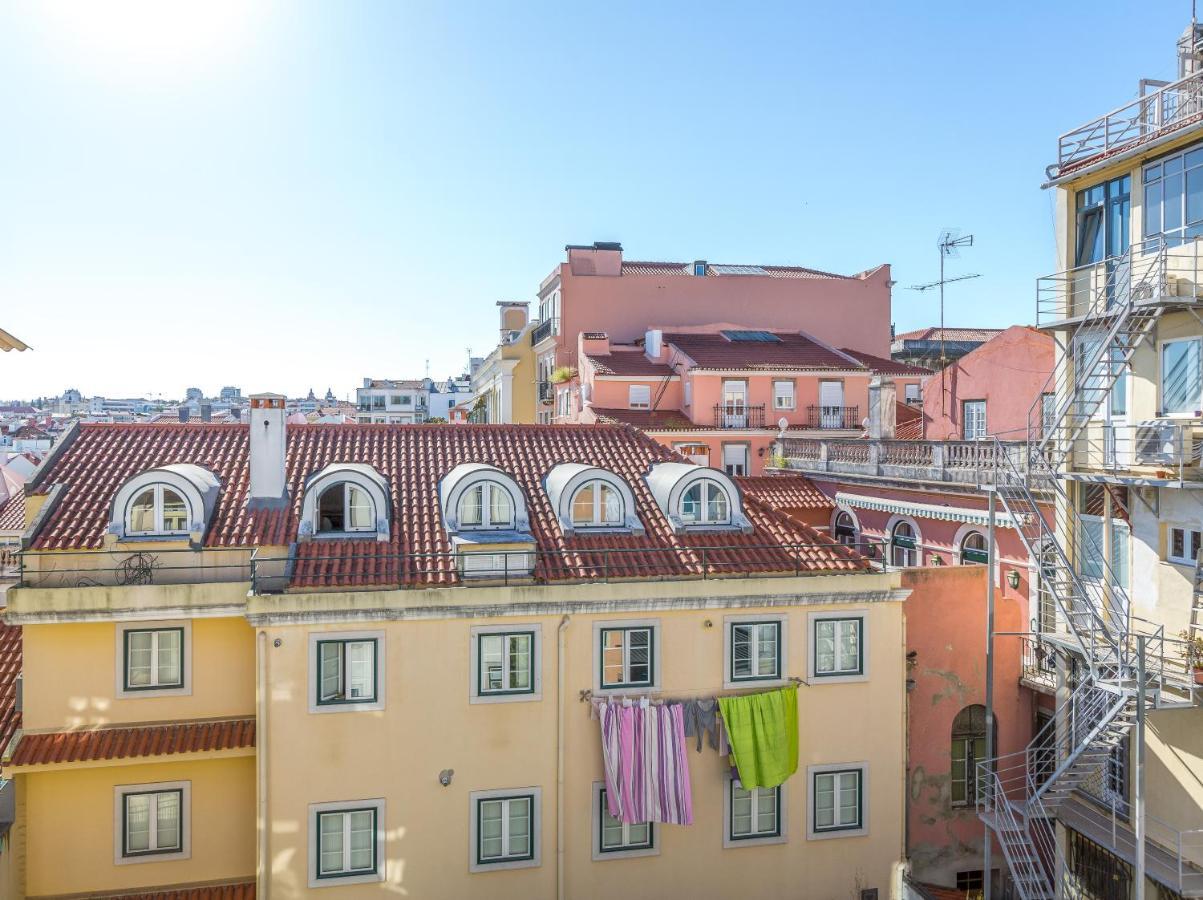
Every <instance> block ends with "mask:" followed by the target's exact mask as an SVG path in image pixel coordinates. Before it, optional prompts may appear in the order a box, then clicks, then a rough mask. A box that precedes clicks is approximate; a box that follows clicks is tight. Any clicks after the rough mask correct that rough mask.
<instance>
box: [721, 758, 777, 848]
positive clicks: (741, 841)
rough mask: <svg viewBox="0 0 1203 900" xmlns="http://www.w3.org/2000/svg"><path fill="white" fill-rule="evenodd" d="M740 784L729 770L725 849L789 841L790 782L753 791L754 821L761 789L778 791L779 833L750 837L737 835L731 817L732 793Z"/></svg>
mask: <svg viewBox="0 0 1203 900" xmlns="http://www.w3.org/2000/svg"><path fill="white" fill-rule="evenodd" d="M736 786H739V788H740V789H741V790H742V789H743V786H742V785H740V784H739V779H738V778H735V777H733V776H732V774H731V772H730V771H728V772H727V773H726V775H724V777H723V849H725V850H731V849H735V848H738V847H760V846H763V845H765V844H785V843H788V842H789V782H788V781H786V782H784V783H782V784H779V785H777V787H775V788H757V789H755V790H754V791H753V795H754V796H753V799H752V804H753V812H752V818H753V821H755V819H756V802H757V796H756V795H758V794H759V792H760V791H776V793H777V833H776V834H765V835H757V836H748V837H736V836H735V835H734V834H733V833H732V832H733V827H732V826H733V825H734V824H735V823H734V821H733V820H732V817H731V807H732V806H733V803H732V800H733V797H732V793H733V792H734V790H735V787H736Z"/></svg>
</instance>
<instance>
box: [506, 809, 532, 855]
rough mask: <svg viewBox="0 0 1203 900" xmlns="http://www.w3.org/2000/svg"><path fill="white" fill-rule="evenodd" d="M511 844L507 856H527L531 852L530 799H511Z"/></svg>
mask: <svg viewBox="0 0 1203 900" xmlns="http://www.w3.org/2000/svg"><path fill="white" fill-rule="evenodd" d="M509 819H510V845H509V847H508V848H507V850H506V855H507V856H525V855H527V854H528V853H529V852H530V800H528V799H526V798H525V797H523V798H520V799H515V800H511V801H509Z"/></svg>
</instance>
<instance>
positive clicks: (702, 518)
mask: <svg viewBox="0 0 1203 900" xmlns="http://www.w3.org/2000/svg"><path fill="white" fill-rule="evenodd" d="M730 520H731V510H730V504H729V503H728V501H727V492H726V491H725V490H723V489H722V487H720V486H719V485H718V483H717V482H714V481H710V480H705V481H695V482H694V483H693V484H691V485H690V486H689V487H688V488H687V489H686V490H685V493H684V494H683V495H682V497H681V521H682V522H685V523H686V524H688V525H725V524H727V523H728V522H729V521H730Z"/></svg>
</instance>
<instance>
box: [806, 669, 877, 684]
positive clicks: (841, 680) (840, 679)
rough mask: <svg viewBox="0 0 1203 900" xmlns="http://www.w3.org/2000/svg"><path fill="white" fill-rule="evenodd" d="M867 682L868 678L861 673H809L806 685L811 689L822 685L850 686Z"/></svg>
mask: <svg viewBox="0 0 1203 900" xmlns="http://www.w3.org/2000/svg"><path fill="white" fill-rule="evenodd" d="M868 680H869V676H868V675H867V674H866V673H863V672H862V673H861V674H859V675H820V674H818V673H816V672H811V673H810V678H809V679H808V680H807V684H809V685H810V686H811V687H819V686H820V685H824V684H852V683H854V682H858V681H868Z"/></svg>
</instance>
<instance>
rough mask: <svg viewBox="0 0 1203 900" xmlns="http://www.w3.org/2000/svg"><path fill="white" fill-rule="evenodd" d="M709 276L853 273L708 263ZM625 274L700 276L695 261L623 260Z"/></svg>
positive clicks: (774, 276)
mask: <svg viewBox="0 0 1203 900" xmlns="http://www.w3.org/2000/svg"><path fill="white" fill-rule="evenodd" d="M705 265H706V276H705V277H707V278H724V277H727V278H730V277H745V276H749V275H759V276H761V277H762V278H842V279H852V278H853V277H855V276H852V275H837V274H835V273H834V272H823V271H820V270H819V269H807V268H804V267H802V266H755V265H725V264H719V263H706V264H705ZM622 274H623V275H682V276H686V277H689V278H696V277H698V276H696V275H694V273H693V263H687V262H647V261H640V260H631V261H629V262H628V261H626V260H624V261H623V264H622Z"/></svg>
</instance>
